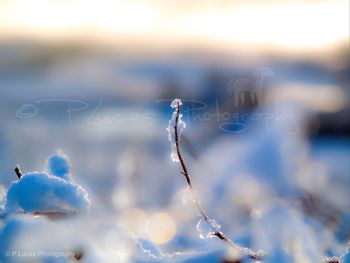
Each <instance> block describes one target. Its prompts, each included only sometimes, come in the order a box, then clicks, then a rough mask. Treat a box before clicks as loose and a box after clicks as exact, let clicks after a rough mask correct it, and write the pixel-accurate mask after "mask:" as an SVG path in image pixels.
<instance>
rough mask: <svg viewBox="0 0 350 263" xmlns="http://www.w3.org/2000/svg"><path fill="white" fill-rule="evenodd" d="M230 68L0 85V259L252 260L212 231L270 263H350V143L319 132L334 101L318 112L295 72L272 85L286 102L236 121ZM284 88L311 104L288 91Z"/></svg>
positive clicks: (49, 71) (66, 72) (93, 64)
mask: <svg viewBox="0 0 350 263" xmlns="http://www.w3.org/2000/svg"><path fill="white" fill-rule="evenodd" d="M184 65H185V66H184ZM231 66H232V65H231ZM223 68H224V69H221V70H222V71H221V72H224V73H222V77H221V78H220V76H221V75H220V74H219V77H218V75H215V72H216V70H212V69H211V68H210V66H208V65H206V64H205V63H204V64H201V63H199V62H193V61H188V60H184V61H175V62H174V61H172V62H167V63H165V62H162V63H159V64H157V63H154V64H152V63H151V62H149V63H146V62H138V63H135V62H125V61H121V60H118V59H115V60H113V59H110V58H108V59H107V58H106V57H98V56H95V57H83V58H78V59H76V60H73V61H69V60H68V61H63V62H62V61H61V62H57V63H54V65H50V66H47V67H46V66H45V67H44V69H41V70H38V71H36V70H35V69H27V70H22V69H18V71H19V72H17V73H16V74H13V76H11V74H2V75H1V74H0V93H1V96H0V118H1V125H0V156H1V158H0V262H4V263H8V262H15V263H17V262H45V263H47V262H77V261H80V262H88V263H90V262H93V263H95V262H103V263H104V262H107V263H108V262H113V263H115V262H224V260H232V261H233V259H236V258H237V257H239V255H238V254H237V251H234V250H233V249H231V248H230V246H227V244H226V243H225V242H222V241H221V240H219V239H218V238H215V237H213V235H211V233H212V232H213V231H214V230H213V226H215V227H214V229H215V230H218V231H223V233H225V235H226V237H227V238H228V239H230V240H232V241H233V242H235V243H236V244H238V245H240V246H242V247H245V248H247V251H248V248H251V249H253V250H255V251H258V250H263V251H264V252H266V254H267V255H268V256H267V257H266V258H265V259H264V261H263V262H271V263H274V262H278V263H284V262H286V263H289V262H298V263H307V262H312V263H313V262H322V260H323V257H324V256H329V257H331V256H341V260H342V262H349V261H350V259H349V257H350V256H349V251H348V250H347V249H349V244H348V243H347V242H348V241H349V236H350V227H349V224H350V213H349V211H350V209H349V208H350V191H349V184H350V181H349V180H350V179H349V174H350V167H349V157H350V153H349V139H348V137H339V136H338V137H336V136H315V137H314V138H312V139H310V137H309V134H308V132H309V129H310V127H309V126H310V125H309V124H310V120H311V119H313V118H314V117H315V116H316V115H317V114H318V110H324V109H325V107H326V108H327V107H330V106H329V104H327V103H326V102H327V100H324V98H323V97H322V96H320V97H315V98H316V99H315V100H316V101H317V102H319V103H316V102H315V103H311V102H310V104H309V105H308V101H312V100H310V98H308V99H309V100H306V102H305V100H304V99H305V98H306V95H308V94H310V91H308V92H306V91H305V89H307V88H309V87H310V85H309V82H310V79H308V80H306V81H305V73H304V72H303V73H302V74H301V73H300V72H299V73H298V71H295V70H294V71H293V70H290V68H288V67H287V66H286V68H287V69H288V70H285V71H283V67H278V68H276V70H275V76H276V78H277V81H276V83H275V84H274V86H271V88H270V89H268V88H267V91H268V92H270V93H269V94H280V93H283V96H282V95H278V96H281V97H274V98H273V99H271V98H270V99H269V100H266V101H265V103H263V105H262V106H261V107H257V108H253V109H248V110H247V109H245V108H244V109H243V110H242V109H239V110H237V109H235V108H232V107H233V106H232V105H233V99H232V97H229V95H228V94H227V92H226V88H227V87H226V84H225V83H226V82H225V81H226V79H227V82H228V80H229V79H230V76H229V74H230V73H229V72H230V70H231V69H232V70H234V71H235V72H236V71H237V68H235V67H233V68H231V67H230V65H225V66H223ZM272 68H273V67H272ZM0 70H1V69H0ZM13 71H15V70H13ZM208 72H209V73H213V76H212V78H206V77H204V76H207V75H210V74H209V73H208ZM241 72H243V73H242V74H245V71H243V70H242V71H241ZM286 72H292V73H293V72H294V74H295V75H293V74H292V73H289V75H288V76H286V75H283V74H286ZM319 73H320V76H322V78H321V77H320V78H317V77H316V80H317V81H316V80H315V83H313V85H314V86H315V88H316V89H317V86H319V87H321V88H325V89H326V88H327V87H328V86H327V85H329V82H330V81H331V79H332V78H331V76H332V73H331V72H328V74H329V75H328V77H327V74H323V73H324V72H322V70H321V71H320V72H319ZM321 73H322V74H321ZM298 74H299V75H298ZM18 76H21V77H18ZM215 76H216V77H218V78H215ZM281 76H282V77H281ZM286 79H287V80H288V83H290V82H291V81H294V82H293V83H294V84H295V85H298V87H301V88H300V90H302V91H303V92H305V93H302V94H304V95H305V94H306V95H305V96H302V98H303V100H300V99H298V97H297V96H294V95H295V94H294V95H293V94H292V95H290V94H289V93H288V92H287V91H286V92H285V91H284V90H283V91H281V90H278V88H279V87H282V86H283V80H285V81H286V82H287V80H286ZM176 80H177V81H176ZM303 81H304V82H305V83H306V82H307V83H308V85H304V84H301V83H304V82H303ZM319 82H321V83H319ZM331 84H332V85H335V86H337V85H338V83H331ZM303 85H304V86H303ZM305 87H307V88H305ZM339 89H340V90H341V87H340V88H339ZM276 90H277V91H278V92H277V91H276ZM286 90H287V88H286ZM298 90H299V89H298ZM292 91H293V90H292ZM279 92H280V93H279ZM337 92H339V90H338V89H336V92H335V95H334V94H333V93H331V94H333V95H332V96H334V97H332V98H334V100H336V99H337V98H338V95H337V94H338V93H337ZM292 93H293V92H292ZM286 94H287V95H286ZM311 94H314V93H312V92H311ZM327 94H328V93H327ZM276 96H277V95H276ZM308 96H309V95H308ZM174 97H179V98H182V99H183V100H182V102H183V105H182V110H183V111H182V114H183V115H182V118H181V122H180V123H179V125H181V127H179V129H180V130H179V131H180V132H181V136H180V137H181V147H182V152H183V155H184V156H185V159H186V163H187V166H188V168H189V172H190V174H191V176H192V180H193V186H194V189H195V191H196V194H197V195H198V198H199V200H200V202H201V205H202V206H203V207H204V208H205V210H206V212H207V213H208V215H209V217H210V218H211V219H212V220H213V221H212V224H209V225H208V224H206V222H203V218H201V217H200V216H199V215H198V213H197V210H196V205H195V204H194V203H193V197H192V196H191V192H190V191H189V190H188V189H187V184H186V180H185V178H184V177H183V175H182V174H181V173H180V171H181V167H180V164H179V163H178V162H172V159H173V160H175V161H177V160H178V159H177V155H176V148H174V147H175V146H174V144H173V143H174V141H173V138H172V133H173V132H174V130H173V129H172V127H173V125H174V121H175V120H174V115H173V116H172V112H173V110H174V109H172V108H171V107H170V102H171V100H172V99H173V98H174ZM282 97H283V99H282ZM311 97H312V96H311ZM345 103H347V101H345ZM193 105H196V108H193V107H194V106H193ZM173 106H174V105H173ZM331 106H332V105H331ZM218 109H219V111H220V112H219V113H220V114H221V115H220V114H219V113H218ZM327 109H328V108H327ZM225 114H226V115H225ZM169 120H171V121H170V122H169ZM185 123H186V124H185ZM168 125H170V126H169V127H168V131H169V132H170V134H167V131H166V128H167V126H168ZM168 137H170V139H171V142H172V146H171V145H170V144H169V141H168ZM171 154H172V155H171ZM171 157H172V158H171ZM17 164H19V166H20V169H21V173H22V176H21V178H18V177H17V175H16V173H15V172H14V171H13V169H14V168H15V166H16V165H17ZM214 220H215V221H214ZM248 252H249V251H248ZM246 254H248V253H246ZM249 261H250V259H248V258H247V257H244V258H243V259H242V262H249Z"/></svg>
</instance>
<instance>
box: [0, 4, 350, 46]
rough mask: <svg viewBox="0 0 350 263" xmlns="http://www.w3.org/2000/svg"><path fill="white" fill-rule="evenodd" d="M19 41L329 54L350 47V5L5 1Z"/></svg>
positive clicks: (6, 26)
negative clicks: (335, 48) (342, 45)
mask: <svg viewBox="0 0 350 263" xmlns="http://www.w3.org/2000/svg"><path fill="white" fill-rule="evenodd" d="M14 36H17V37H18V36H19V37H23V36H26V37H32V38H39V39H51V40H52V39H53V40H65V39H71V38H73V39H75V38H78V39H79V38H84V39H86V38H87V39H89V40H92V41H107V42H116V41H125V42H127V41H130V40H134V41H135V40H142V41H148V42H150V43H155V44H157V43H158V44H159V43H162V45H167V44H168V45H177V44H178V45H183V44H192V43H195V44H198V43H199V44H201V45H209V46H225V47H234V46H248V47H249V46H252V47H257V46H258V47H270V48H279V49H288V50H309V49H310V50H313V49H325V48H330V47H333V46H335V45H337V44H339V43H348V41H349V2H348V0H330V1H316V0H315V1H282V0H279V1H274V0H269V1H251V0H250V1H228V0H225V1H224V0H218V1H173V0H168V1H167V0H166V1H161V0H155V1H140V0H133V1H126V0H123V1H122V0H0V38H8V37H14ZM136 42H137V41H136Z"/></svg>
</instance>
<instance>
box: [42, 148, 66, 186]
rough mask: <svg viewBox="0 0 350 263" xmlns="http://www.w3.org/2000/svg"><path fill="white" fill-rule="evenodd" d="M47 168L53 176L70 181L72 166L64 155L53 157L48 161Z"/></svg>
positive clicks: (59, 154)
mask: <svg viewBox="0 0 350 263" xmlns="http://www.w3.org/2000/svg"><path fill="white" fill-rule="evenodd" d="M47 166H48V169H49V172H50V174H51V175H54V176H57V177H60V178H63V179H65V180H69V176H68V175H69V173H70V165H69V163H68V160H67V157H66V156H64V155H63V153H61V152H59V153H57V154H55V155H52V156H51V157H50V158H49V159H48V161H47Z"/></svg>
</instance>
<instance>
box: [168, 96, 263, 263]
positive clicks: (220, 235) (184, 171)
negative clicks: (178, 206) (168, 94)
mask: <svg viewBox="0 0 350 263" xmlns="http://www.w3.org/2000/svg"><path fill="white" fill-rule="evenodd" d="M180 111H181V106H180V103H179V102H177V105H176V116H175V127H174V133H175V145H176V153H177V156H178V158H179V161H180V165H181V168H182V172H181V173H182V174H183V175H184V176H185V179H186V182H187V186H188V188H189V189H190V191H191V193H192V196H193V200H194V203H195V205H196V207H197V210H198V212H199V213H200V214H201V215H202V217H203V219H204V220H205V221H207V222H208V221H209V216H208V213H207V212H206V211H205V210H204V208H203V207H202V205H201V203H200V201H199V198H198V196H197V194H196V192H195V191H194V189H193V185H192V180H191V176H190V173H189V172H188V169H187V167H186V164H185V159H184V158H183V156H182V154H181V150H180V139H179V134H178V123H179V118H180ZM213 235H214V236H216V237H217V238H219V239H220V240H222V241H224V242H226V243H227V244H229V245H230V246H231V247H233V248H234V249H238V250H239V251H240V253H242V251H243V252H244V249H243V248H241V247H240V246H238V245H237V244H236V243H234V242H233V241H232V240H230V239H229V238H227V237H226V236H225V234H224V233H223V232H222V231H215V232H213ZM247 251H248V252H246V253H243V254H244V255H245V256H248V257H249V258H251V259H254V260H262V259H263V257H264V255H258V254H257V253H254V252H253V251H252V250H250V249H247ZM262 254H264V253H262Z"/></svg>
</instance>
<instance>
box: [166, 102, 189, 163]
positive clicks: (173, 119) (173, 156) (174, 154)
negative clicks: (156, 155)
mask: <svg viewBox="0 0 350 263" xmlns="http://www.w3.org/2000/svg"><path fill="white" fill-rule="evenodd" d="M178 105H179V106H181V105H182V102H181V100H180V99H174V100H173V101H172V102H171V107H172V108H174V109H175V111H174V112H173V114H172V117H171V119H170V121H169V124H168V127H167V129H166V130H167V131H168V140H169V142H170V146H171V153H170V158H171V160H172V161H173V162H179V157H178V154H177V151H176V141H175V125H176V116H177V111H176V108H177V106H178ZM185 128H186V123H185V122H184V121H183V120H182V114H179V118H178V123H177V133H178V138H179V139H180V138H181V135H182V133H183V131H184V129H185Z"/></svg>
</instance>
